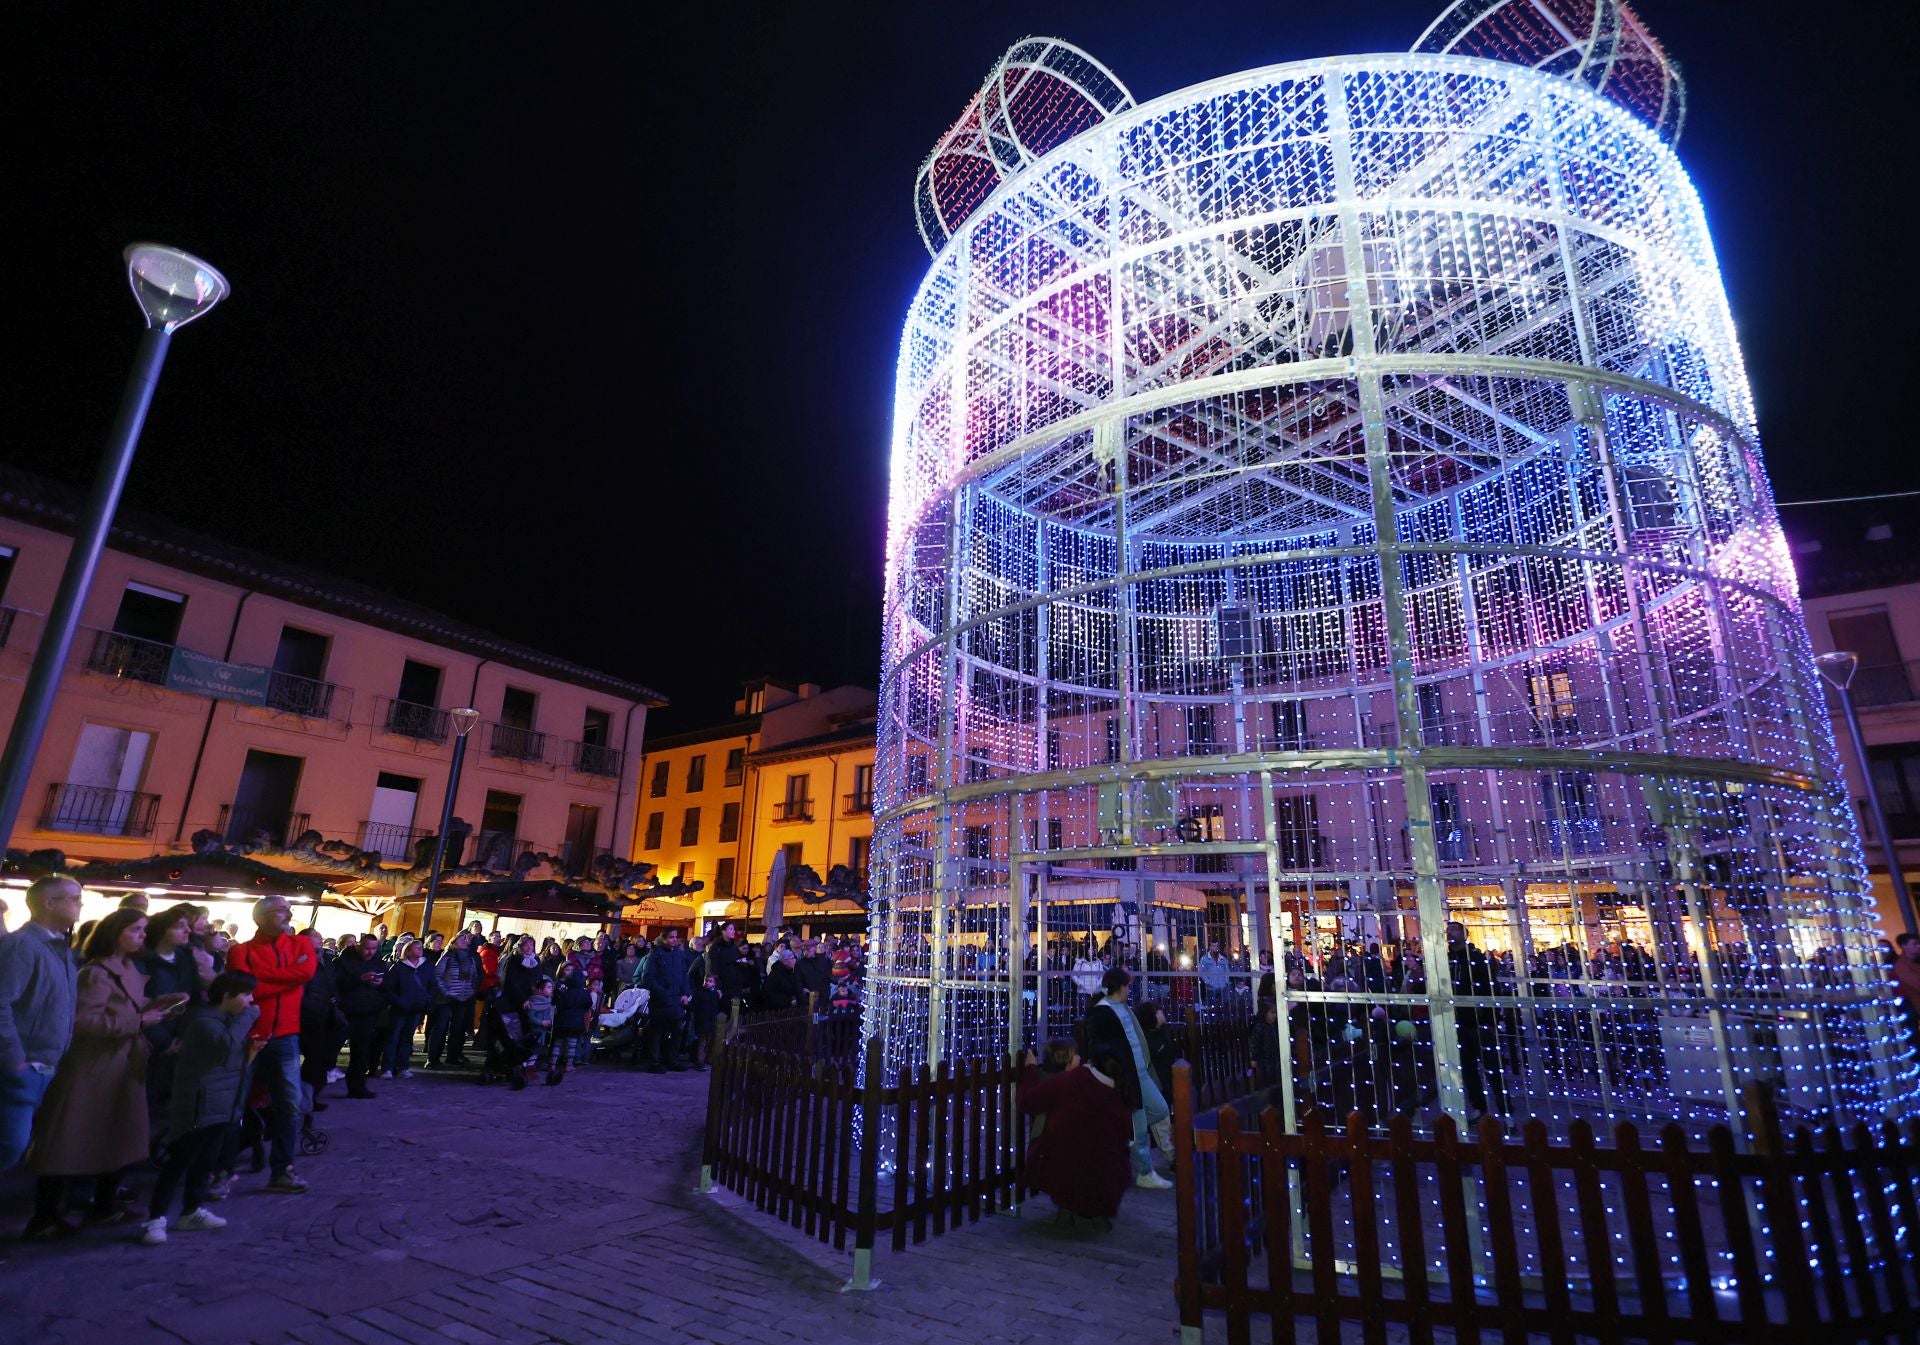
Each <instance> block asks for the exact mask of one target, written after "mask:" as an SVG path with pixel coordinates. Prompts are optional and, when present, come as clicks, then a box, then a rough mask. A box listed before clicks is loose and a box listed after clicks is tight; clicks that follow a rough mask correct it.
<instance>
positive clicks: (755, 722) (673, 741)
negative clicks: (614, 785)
mask: <svg viewBox="0 0 1920 1345" xmlns="http://www.w3.org/2000/svg"><path fill="white" fill-rule="evenodd" d="M759 731H760V716H759V715H748V716H746V717H745V718H744V719H729V720H726V721H725V722H723V723H719V724H709V725H707V726H706V727H705V728H699V729H682V730H681V731H680V732H678V733H663V734H659V735H658V736H650V737H648V739H647V755H648V756H652V755H653V754H654V753H655V752H667V751H671V750H672V749H674V748H676V747H693V746H696V745H698V744H700V743H710V742H716V741H718V740H719V739H721V738H749V737H752V736H753V735H754V734H756V733H758V732H759Z"/></svg>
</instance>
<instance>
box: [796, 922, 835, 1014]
mask: <svg viewBox="0 0 1920 1345" xmlns="http://www.w3.org/2000/svg"><path fill="white" fill-rule="evenodd" d="M793 971H794V975H796V976H798V977H799V978H800V991H801V993H802V994H809V995H812V996H813V1011H814V1012H815V1013H825V1012H826V1011H827V1002H828V1001H829V1000H830V999H831V998H832V996H833V959H832V958H830V957H828V956H827V955H826V953H825V952H824V951H823V950H822V949H821V947H820V940H818V939H808V940H807V943H806V952H805V954H804V955H803V956H802V957H801V958H800V960H799V961H798V962H795V963H794V964H793Z"/></svg>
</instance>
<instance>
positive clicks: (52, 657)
mask: <svg viewBox="0 0 1920 1345" xmlns="http://www.w3.org/2000/svg"><path fill="white" fill-rule="evenodd" d="M172 339H173V335H172V333H171V332H169V331H167V330H166V329H165V328H164V327H149V328H147V330H146V331H145V332H143V333H141V336H140V344H139V346H138V347H137V348H136V349H135V351H134V355H133V368H132V370H131V371H130V372H129V373H128V374H127V386H126V391H125V392H123V393H122V394H121V396H120V411H119V414H118V415H116V416H115V417H114V421H113V430H112V432H111V433H110V434H109V435H108V436H107V447H106V449H105V451H104V452H103V453H101V455H100V466H99V468H98V470H97V471H96V472H95V473H94V478H93V486H92V489H91V490H89V491H88V493H87V502H86V504H85V505H83V506H82V507H81V510H80V517H79V518H78V519H76V520H75V522H74V527H73V546H72V547H71V548H69V550H68V551H67V563H66V567H65V568H64V569H63V570H61V572H60V587H59V588H58V589H56V590H55V592H54V597H53V607H52V610H50V611H49V612H48V613H47V622H46V628H45V630H43V631H42V632H41V635H40V644H39V647H38V648H37V649H35V650H34V652H33V664H32V666H31V667H30V668H29V669H28V670H27V684H26V687H25V689H24V690H22V691H21V693H20V707H19V709H17V710H16V711H15V712H14V717H13V729H12V731H11V732H10V733H8V734H7V748H6V753H5V755H4V757H0V845H4V843H5V842H6V840H7V838H9V837H11V836H12V835H13V830H14V824H15V823H16V822H17V821H19V818H20V805H21V804H22V803H23V802H24V801H25V799H26V796H27V780H28V777H30V776H31V775H32V774H33V761H34V758H35V757H36V756H38V755H39V752H40V739H41V737H42V736H43V735H44V734H45V733H46V731H47V717H48V716H49V715H50V714H52V712H53V698H54V695H55V694H56V693H57V692H58V691H59V689H60V674H61V673H62V672H64V671H65V670H66V666H67V655H68V654H70V653H71V652H72V650H73V636H74V632H75V630H77V629H78V628H79V625H80V609H81V608H82V607H84V606H85V605H86V601H87V590H88V589H89V588H91V587H92V585H93V573H94V571H95V570H96V569H98V568H99V566H100V553H101V552H102V551H103V550H105V549H106V545H107V533H108V531H109V530H110V529H111V528H112V527H113V514H114V510H115V509H117V508H118V507H119V505H120V492H121V490H122V489H124V488H125V486H126V484H127V473H128V472H129V471H130V470H131V469H132V467H133V454H134V450H136V449H137V448H139V446H140V430H141V427H142V426H144V425H145V424H146V423H147V408H148V407H150V406H151V405H152V404H153V389H154V385H155V384H156V383H158V382H159V381H160V366H161V365H162V364H164V363H165V362H166V358H167V346H168V344H169V343H170V342H171V341H172Z"/></svg>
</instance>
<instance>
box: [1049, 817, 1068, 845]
mask: <svg viewBox="0 0 1920 1345" xmlns="http://www.w3.org/2000/svg"><path fill="white" fill-rule="evenodd" d="M1065 834H1066V827H1065V826H1064V825H1063V824H1062V823H1061V821H1060V819H1059V818H1057V817H1049V818H1048V819H1047V849H1049V850H1059V849H1063V848H1064V847H1065V845H1066V841H1065V840H1064V839H1063V837H1064V836H1065Z"/></svg>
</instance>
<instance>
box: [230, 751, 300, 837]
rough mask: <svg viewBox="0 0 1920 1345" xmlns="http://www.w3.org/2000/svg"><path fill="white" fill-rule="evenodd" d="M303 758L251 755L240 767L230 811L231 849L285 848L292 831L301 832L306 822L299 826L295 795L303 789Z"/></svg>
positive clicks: (262, 753)
mask: <svg viewBox="0 0 1920 1345" xmlns="http://www.w3.org/2000/svg"><path fill="white" fill-rule="evenodd" d="M305 764H306V763H305V761H304V760H303V759H302V758H300V757H290V756H283V755H281V754H280V753H278V752H261V751H258V750H255V751H251V752H248V753H247V756H246V760H245V762H244V763H243V764H242V765H241V767H240V782H239V784H237V785H235V786H234V790H233V802H232V804H231V805H229V806H228V808H227V815H226V819H225V823H226V824H225V827H224V831H225V835H226V839H227V843H228V844H229V845H249V844H258V843H260V842H261V841H265V842H267V843H268V844H270V845H285V844H286V843H287V841H288V840H290V839H291V837H289V835H288V834H287V833H288V831H289V829H290V828H291V829H293V830H295V831H298V830H300V829H303V828H304V827H305V825H306V819H304V818H300V819H298V821H297V822H296V820H295V817H294V812H293V799H294V795H295V794H296V793H298V791H299V789H300V768H301V767H302V766H304V765H305Z"/></svg>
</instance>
